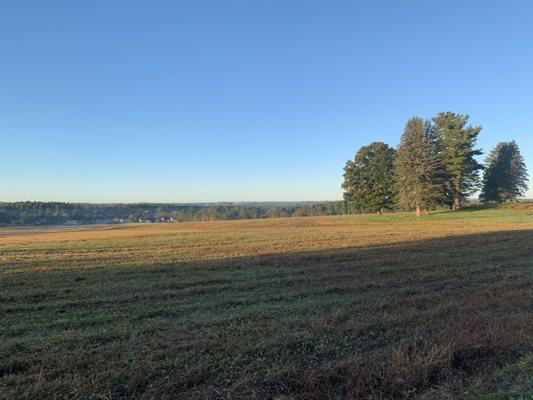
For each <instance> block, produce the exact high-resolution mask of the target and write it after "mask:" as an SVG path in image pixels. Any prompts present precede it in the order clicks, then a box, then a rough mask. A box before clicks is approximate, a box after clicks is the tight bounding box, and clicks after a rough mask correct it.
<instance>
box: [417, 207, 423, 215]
mask: <svg viewBox="0 0 533 400" xmlns="http://www.w3.org/2000/svg"><path fill="white" fill-rule="evenodd" d="M421 215H422V209H421V208H420V206H416V216H417V217H420V216H421Z"/></svg>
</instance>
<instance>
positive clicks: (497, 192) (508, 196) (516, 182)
mask: <svg viewBox="0 0 533 400" xmlns="http://www.w3.org/2000/svg"><path fill="white" fill-rule="evenodd" d="M527 181H528V174H527V169H526V164H525V162H524V158H523V157H522V155H521V154H520V150H519V148H518V145H517V144H516V142H515V141H512V142H500V143H498V144H497V145H496V147H495V148H494V149H493V150H492V151H491V152H490V153H489V155H488V157H487V159H486V167H485V173H484V174H483V189H482V191H481V194H480V196H479V198H480V200H481V201H482V202H484V203H491V202H495V203H505V202H508V201H514V200H516V199H517V198H518V197H520V196H523V195H524V194H525V192H526V191H527Z"/></svg>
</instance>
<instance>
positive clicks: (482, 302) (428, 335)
mask: <svg viewBox="0 0 533 400" xmlns="http://www.w3.org/2000/svg"><path fill="white" fill-rule="evenodd" d="M532 268H533V230H522V231H505V232H497V233H486V234H475V235H466V236H454V237H447V238H439V239H430V240H419V241H411V242H401V243H394V244H390V245H384V246H373V247H360V248H343V249H332V250H328V251H315V252H300V253H287V254H272V255H262V256H257V257H237V258H235V257H234V258H225V259H219V260H211V261H204V262H200V263H196V262H188V263H179V264H173V265H164V266H162V265H153V266H143V267H128V268H105V269H95V270H79V271H76V270H70V271H53V272H47V273H33V274H31V273H20V274H11V275H4V276H3V278H2V282H1V283H0V287H1V288H2V291H1V293H2V294H1V295H0V296H1V300H2V301H1V302H0V304H1V306H0V313H1V315H2V320H3V322H2V332H1V334H2V337H3V338H4V341H3V345H2V347H0V361H1V364H0V376H1V378H0V387H2V386H3V387H4V389H5V393H6V397H7V398H9V397H13V398H16V397H20V396H22V395H23V394H24V393H25V394H28V393H29V394H30V395H31V396H33V397H39V398H45V397H53V396H54V395H57V394H58V393H60V394H62V395H65V396H67V397H70V398H88V397H98V396H101V397H102V396H103V397H106V396H107V397H111V398H165V397H166V398H213V399H215V398H239V399H240V398H295V399H300V398H301V399H310V398H311V399H324V398H353V399H367V398H372V399H400V398H441V397H444V396H447V395H455V396H457V397H459V398H461V397H464V396H466V394H472V393H476V392H483V391H485V392H487V391H492V390H494V391H496V390H507V389H508V387H510V386H513V385H514V386H515V387H518V388H520V387H525V386H520V385H525V384H524V383H523V382H522V381H520V371H518V370H514V369H513V368H515V367H516V365H519V363H520V362H521V361H520V360H523V359H524V357H526V356H527V354H531V352H532V351H533V346H532V331H531V327H532V326H533V320H532V315H531V302H532V299H531V284H532V274H531V272H532ZM505 368H507V369H505ZM502 371H503V372H502ZM505 371H508V372H507V373H508V374H510V375H509V376H512V378H510V377H509V376H507V375H505ZM509 371H510V372H509ZM37 377H40V378H39V379H37ZM513 379H514V380H513ZM31 396H30V397H31Z"/></svg>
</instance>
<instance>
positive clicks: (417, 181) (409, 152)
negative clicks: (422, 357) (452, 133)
mask: <svg viewBox="0 0 533 400" xmlns="http://www.w3.org/2000/svg"><path fill="white" fill-rule="evenodd" d="M394 164H395V176H396V195H397V200H398V203H399V205H401V206H403V207H405V208H416V211H417V215H420V214H421V212H422V210H427V209H428V208H429V207H431V206H434V205H437V204H439V203H440V202H441V201H442V198H443V192H444V191H445V183H446V171H445V167H444V163H443V151H442V145H441V143H440V139H439V137H438V136H437V135H436V134H435V131H434V129H433V126H432V124H431V123H430V122H429V121H424V120H423V119H422V118H419V117H413V118H411V119H410V120H409V121H408V122H407V124H406V125H405V129H404V132H403V135H402V138H401V142H400V146H399V147H398V150H397V152H396V158H395V163H394Z"/></svg>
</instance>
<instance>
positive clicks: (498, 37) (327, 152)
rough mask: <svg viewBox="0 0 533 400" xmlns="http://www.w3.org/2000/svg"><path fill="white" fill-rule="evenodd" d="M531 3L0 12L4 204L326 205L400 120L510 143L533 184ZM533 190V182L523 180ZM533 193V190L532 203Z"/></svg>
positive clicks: (127, 6) (29, 4)
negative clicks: (460, 120) (349, 165)
mask: <svg viewBox="0 0 533 400" xmlns="http://www.w3.org/2000/svg"><path fill="white" fill-rule="evenodd" d="M531 15H533V3H532V2H530V1H508V2H503V1H445V2H444V1H431V0H406V1H371V2H370V1H369V2H357V1H345V2H343V1H263V2H260V1H232V0H228V1H210V2H207V1H187V2H185V1H182V2H180V1H150V2H148V1H142V2H141V1H138V2H135V1H85V2H81V1H52V0H50V1H24V0H16V1H15V0H13V1H9V0H4V1H2V3H1V5H0V50H1V51H0V144H1V145H0V201H2V200H3V201H12V200H62V201H91V202H115V201H121V202H139V201H164V202H195V201H253V200H257V201H261V200H266V201H269V200H334V199H340V198H341V197H342V192H341V189H340V184H341V182H342V169H343V166H344V163H345V162H346V160H347V159H348V158H351V157H353V155H354V153H355V151H356V149H357V148H358V147H360V146H362V145H365V144H367V143H369V142H372V141H375V140H380V141H384V142H387V143H389V144H390V145H394V146H396V145H397V143H398V141H399V137H400V135H401V132H402V129H403V126H404V124H405V122H406V121H407V119H408V118H409V117H411V116H414V115H419V116H421V117H424V118H429V117H431V116H433V115H434V114H435V113H437V112H439V111H455V112H460V113H467V114H469V115H470V116H471V120H472V123H473V124H481V125H483V127H484V129H483V132H482V134H481V135H480V141H479V142H480V143H479V144H480V147H482V148H483V149H484V150H485V151H487V150H489V149H490V148H491V147H493V146H494V145H495V144H496V143H497V142H498V141H504V140H512V139H516V140H517V142H518V144H519V146H520V148H521V150H522V153H523V155H524V157H525V158H526V162H527V166H528V169H529V170H530V171H531V172H532V173H533V78H532V77H533V75H532V74H533V24H531ZM532 186H533V185H532ZM529 196H533V191H530V192H529Z"/></svg>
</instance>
